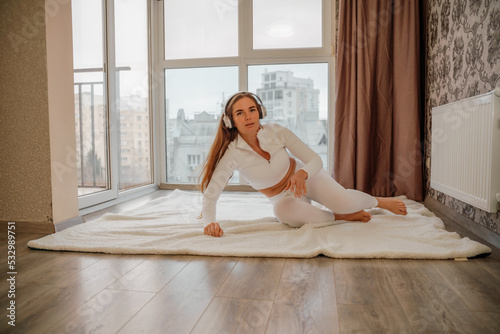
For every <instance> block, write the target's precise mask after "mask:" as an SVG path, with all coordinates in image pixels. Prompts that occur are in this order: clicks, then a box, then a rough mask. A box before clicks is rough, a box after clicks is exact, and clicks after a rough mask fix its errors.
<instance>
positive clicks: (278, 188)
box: [259, 158, 297, 197]
mask: <svg viewBox="0 0 500 334" xmlns="http://www.w3.org/2000/svg"><path fill="white" fill-rule="evenodd" d="M296 164H297V162H296V161H295V159H294V158H290V167H289V168H288V172H286V175H285V177H283V179H281V181H280V182H278V183H277V184H275V185H274V186H272V187H269V188H265V189H260V190H259V191H260V192H261V193H263V194H264V195H266V196H267V197H273V196H276V195H278V194H280V193H281V192H282V191H283V190H285V188H286V185H287V184H288V181H289V180H290V179H291V178H292V176H293V174H294V173H295V166H296Z"/></svg>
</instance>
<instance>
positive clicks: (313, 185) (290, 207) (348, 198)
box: [269, 161, 378, 227]
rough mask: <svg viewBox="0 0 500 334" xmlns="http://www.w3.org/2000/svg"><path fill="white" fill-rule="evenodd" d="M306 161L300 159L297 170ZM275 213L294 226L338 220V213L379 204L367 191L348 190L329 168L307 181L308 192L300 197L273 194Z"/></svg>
mask: <svg viewBox="0 0 500 334" xmlns="http://www.w3.org/2000/svg"><path fill="white" fill-rule="evenodd" d="M302 166H303V164H302V163H301V162H300V161H297V167H296V170H299V169H300V168H301V167H302ZM269 200H270V201H271V203H272V204H273V209H274V214H275V216H276V218H278V220H279V221H280V222H281V223H283V224H287V225H290V226H292V227H300V226H302V225H304V224H307V223H319V222H327V221H334V220H335V215H334V213H338V214H347V213H354V212H358V211H361V210H365V209H369V208H373V207H375V206H377V204H378V201H377V199H376V198H375V197H373V196H371V195H368V194H366V193H364V192H361V191H358V190H353V189H345V188H344V187H342V186H341V185H340V184H338V183H337V181H335V180H334V179H333V178H332V177H331V176H330V175H328V173H327V172H326V171H325V170H323V169H322V170H321V171H319V173H317V174H316V175H314V176H312V177H309V178H308V179H307V180H306V195H305V196H304V195H303V196H302V197H300V198H296V197H295V196H294V195H293V194H291V193H290V192H288V191H283V192H282V193H280V194H278V195H276V196H273V197H270V198H269ZM311 200H313V201H315V202H318V203H320V204H322V205H324V206H326V207H327V208H328V209H330V210H331V211H326V210H321V209H319V208H317V207H315V206H313V205H312V204H311Z"/></svg>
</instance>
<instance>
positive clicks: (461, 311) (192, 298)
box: [0, 191, 500, 334]
mask: <svg viewBox="0 0 500 334" xmlns="http://www.w3.org/2000/svg"><path fill="white" fill-rule="evenodd" d="M165 194H166V192H162V191H158V192H155V193H153V194H151V195H148V196H145V197H143V198H141V199H138V200H135V201H131V202H129V203H126V204H120V205H117V206H115V207H112V208H110V209H109V210H108V211H111V212H119V211H122V210H124V209H128V208H133V207H134V206H137V205H139V204H142V203H144V202H146V201H148V200H150V199H152V198H156V197H159V196H164V195H165ZM99 214H102V212H100V213H96V214H93V215H89V216H88V217H87V218H94V217H96V216H98V215H99ZM446 223H447V225H448V226H449V227H448V230H456V231H458V232H459V233H461V234H462V235H466V234H467V232H466V231H463V230H461V228H460V227H459V226H456V225H454V223H453V222H449V221H448V222H446ZM16 237H17V239H16V241H17V243H16V248H17V252H16V264H17V266H16V271H17V275H16V286H15V290H16V291H15V302H16V322H15V324H16V327H15V330H13V328H11V327H10V326H9V325H8V324H7V321H8V318H7V317H6V316H5V313H6V308H7V307H8V302H9V301H10V299H8V295H7V290H8V289H9V284H8V282H7V280H6V278H8V277H7V275H6V274H4V279H2V281H1V282H0V287H1V291H2V295H1V296H0V300H1V302H0V306H1V308H2V310H3V313H2V320H1V324H0V332H1V333H10V332H12V333H15V332H17V333H133V334H138V333H285V334H290V333H445V332H450V333H500V255H499V251H498V249H496V248H495V249H494V252H493V254H492V255H491V256H489V257H487V258H482V259H474V260H469V261H468V262H457V261H453V260H449V261H448V260H436V261H422V260H411V261H410V260H335V259H330V258H326V257H317V258H313V259H279V258H233V257H201V256H142V255H134V256H130V255H126V256H125V255H123V256H121V255H105V254H85V253H71V252H50V251H35V250H30V249H28V248H27V247H26V243H27V242H28V241H29V240H31V239H35V238H38V237H41V235H36V234H19V235H17V236H16ZM470 237H473V236H470ZM1 239H2V243H1V245H2V246H1V249H2V252H3V254H7V246H6V244H7V242H6V233H3V234H2V236H1ZM476 240H477V238H476ZM490 247H492V246H491V245H490ZM2 268H7V257H6V255H4V256H3V257H2ZM7 271H8V270H6V269H4V273H6V272H7Z"/></svg>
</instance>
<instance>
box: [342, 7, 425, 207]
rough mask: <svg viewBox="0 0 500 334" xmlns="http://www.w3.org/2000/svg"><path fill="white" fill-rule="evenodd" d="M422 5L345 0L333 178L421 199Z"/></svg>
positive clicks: (366, 188)
mask: <svg viewBox="0 0 500 334" xmlns="http://www.w3.org/2000/svg"><path fill="white" fill-rule="evenodd" d="M418 29H419V4H418V1H412V0H410V1H408V0H399V1H398V0H357V1H351V0H340V11H339V29H338V48H337V66H336V87H337V92H336V97H337V100H336V110H335V152H334V177H335V179H336V180H337V181H338V182H339V183H340V184H342V185H343V186H344V187H346V188H351V189H358V190H361V191H364V192H366V193H369V194H372V195H374V196H397V195H406V196H408V197H409V198H411V199H414V200H422V199H423V184H422V162H421V138H420V133H421V124H420V113H421V108H420V104H419V94H420V82H419V78H420V69H419V65H420V58H419V57H420V54H419V52H420V51H419V30H418Z"/></svg>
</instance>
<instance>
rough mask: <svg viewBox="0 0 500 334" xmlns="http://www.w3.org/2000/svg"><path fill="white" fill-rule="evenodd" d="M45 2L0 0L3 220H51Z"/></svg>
mask: <svg viewBox="0 0 500 334" xmlns="http://www.w3.org/2000/svg"><path fill="white" fill-rule="evenodd" d="M45 37H46V34H45V1H44V0H23V1H17V0H1V1H0V45H1V47H0V59H1V63H0V78H1V79H0V134H1V139H0V141H1V144H0V157H1V158H0V221H1V220H8V221H15V222H34V223H49V222H51V221H52V218H53V217H52V207H51V206H52V196H51V195H52V188H51V181H50V180H51V170H50V147H49V144H50V142H49V131H48V129H49V113H48V94H47V91H48V83H47V49H46V38H45Z"/></svg>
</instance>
